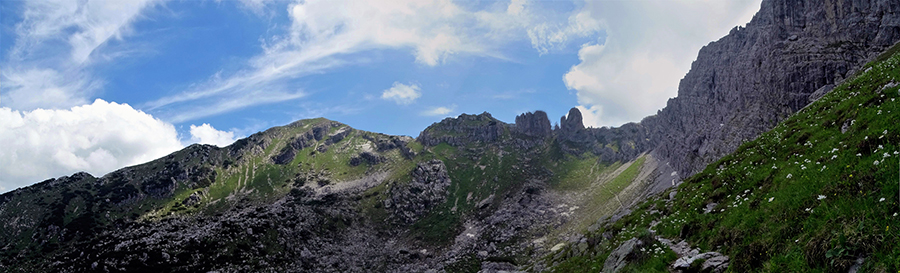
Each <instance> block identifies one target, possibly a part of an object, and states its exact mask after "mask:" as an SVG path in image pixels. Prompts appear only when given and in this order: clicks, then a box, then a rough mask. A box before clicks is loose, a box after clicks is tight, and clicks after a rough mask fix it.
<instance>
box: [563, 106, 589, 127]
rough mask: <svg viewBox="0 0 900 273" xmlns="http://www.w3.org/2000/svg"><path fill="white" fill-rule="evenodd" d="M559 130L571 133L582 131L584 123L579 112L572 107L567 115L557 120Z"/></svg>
mask: <svg viewBox="0 0 900 273" xmlns="http://www.w3.org/2000/svg"><path fill="white" fill-rule="evenodd" d="M559 129H561V130H563V131H566V132H573V131H578V130H581V129H584V122H583V120H582V117H581V111H579V110H578V108H575V107H572V109H569V114H568V115H566V116H564V117H560V118H559Z"/></svg>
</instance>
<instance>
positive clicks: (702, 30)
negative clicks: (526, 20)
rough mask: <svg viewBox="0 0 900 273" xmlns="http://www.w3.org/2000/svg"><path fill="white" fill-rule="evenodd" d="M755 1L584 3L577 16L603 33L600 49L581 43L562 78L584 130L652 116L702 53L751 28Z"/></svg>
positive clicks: (673, 92)
mask: <svg viewBox="0 0 900 273" xmlns="http://www.w3.org/2000/svg"><path fill="white" fill-rule="evenodd" d="M759 2H760V0H751V1H665V2H644V1H588V2H587V3H585V6H584V7H583V10H582V11H580V12H578V13H577V14H578V15H576V18H577V17H578V16H579V15H582V14H583V16H585V17H590V19H588V18H584V19H582V21H583V22H597V24H599V25H600V26H601V28H602V29H603V30H604V31H605V32H606V33H607V35H608V36H607V37H606V39H605V41H604V42H603V43H600V42H592V43H587V44H584V45H583V46H582V47H581V49H580V50H579V52H578V57H579V61H580V62H579V63H578V64H576V65H574V66H572V67H571V69H570V70H569V71H568V72H567V73H566V74H565V75H564V76H563V81H564V83H565V85H566V87H567V88H568V89H570V90H575V91H576V92H577V96H578V103H579V104H580V105H581V108H582V111H583V112H585V113H586V115H585V116H586V122H587V121H588V118H587V116H591V117H590V119H592V120H594V122H596V123H593V124H587V123H586V125H592V126H595V127H597V126H601V125H612V126H619V125H621V124H623V123H626V122H630V121H639V120H640V119H641V118H643V117H645V116H648V115H652V114H655V113H656V111H657V110H658V109H660V108H662V107H664V106H665V103H666V101H667V99H668V98H671V97H674V96H675V95H676V94H677V88H678V82H679V80H680V79H681V78H682V77H683V76H684V74H685V73H687V71H688V70H689V69H690V65H691V62H692V61H693V60H694V59H695V57H696V56H697V52H698V51H699V50H700V48H701V47H702V46H703V45H705V44H707V43H709V42H710V41H712V40H716V39H718V38H720V37H722V36H723V35H725V34H727V33H728V31H729V30H730V29H731V28H733V27H735V26H738V25H743V24H745V23H747V22H749V21H750V18H751V17H752V16H753V14H754V13H755V12H756V11H757V10H758V9H759ZM575 22H578V20H577V19H576V20H575ZM672 22H678V23H677V24H673V23H672ZM593 24H594V23H590V24H588V23H586V24H585V25H589V26H592V25H593ZM573 28H574V29H578V28H579V27H573ZM584 29H591V28H584ZM550 37H552V36H550ZM549 40H550V41H552V40H553V39H549ZM586 110H587V111H586Z"/></svg>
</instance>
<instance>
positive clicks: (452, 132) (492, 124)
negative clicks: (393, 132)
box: [416, 112, 506, 147]
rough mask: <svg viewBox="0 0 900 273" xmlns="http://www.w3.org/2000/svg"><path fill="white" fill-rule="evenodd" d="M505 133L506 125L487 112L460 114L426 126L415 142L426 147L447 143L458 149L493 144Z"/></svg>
mask: <svg viewBox="0 0 900 273" xmlns="http://www.w3.org/2000/svg"><path fill="white" fill-rule="evenodd" d="M505 131H506V124H505V123H503V122H502V121H499V120H497V119H495V118H494V117H493V116H491V114H490V113H488V112H484V113H481V114H479V115H467V114H462V115H459V117H456V118H445V119H444V120H442V121H441V122H438V123H435V124H432V125H431V126H428V128H426V129H425V130H423V131H422V133H420V134H419V137H418V138H417V139H416V140H418V141H419V142H421V143H422V144H424V145H427V146H437V145H438V144H441V143H447V144H449V145H450V146H455V147H459V146H464V145H466V144H468V143H474V142H484V143H489V142H495V141H497V140H499V139H500V137H501V136H502V135H503V134H504V132H505Z"/></svg>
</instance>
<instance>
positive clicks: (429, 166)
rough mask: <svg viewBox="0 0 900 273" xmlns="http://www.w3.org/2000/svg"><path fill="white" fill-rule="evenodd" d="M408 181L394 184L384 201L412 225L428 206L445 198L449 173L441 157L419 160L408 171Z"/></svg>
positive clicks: (398, 216)
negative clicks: (409, 177) (410, 177)
mask: <svg viewBox="0 0 900 273" xmlns="http://www.w3.org/2000/svg"><path fill="white" fill-rule="evenodd" d="M410 175H411V176H412V181H410V182H409V184H402V185H395V186H394V187H391V189H390V191H389V192H388V199H385V200H384V207H386V208H388V209H391V210H393V212H394V216H396V217H397V218H398V219H400V220H401V221H402V222H404V223H406V224H411V223H413V222H415V221H416V220H418V219H419V218H421V217H422V216H424V215H425V213H427V212H428V211H429V210H431V208H433V207H434V206H436V205H439V204H441V203H443V202H444V200H446V199H447V187H449V186H450V175H448V174H447V167H446V166H444V162H443V161H440V160H436V159H435V160H431V161H428V162H426V163H419V164H418V165H417V166H416V168H415V169H414V170H413V171H412V173H410Z"/></svg>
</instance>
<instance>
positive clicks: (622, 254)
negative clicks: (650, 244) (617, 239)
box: [601, 238, 644, 273]
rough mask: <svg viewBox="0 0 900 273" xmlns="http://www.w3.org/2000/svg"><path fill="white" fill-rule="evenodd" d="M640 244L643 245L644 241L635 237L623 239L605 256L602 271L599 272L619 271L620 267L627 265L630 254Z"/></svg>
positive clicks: (610, 272)
mask: <svg viewBox="0 0 900 273" xmlns="http://www.w3.org/2000/svg"><path fill="white" fill-rule="evenodd" d="M642 245H644V242H642V241H641V240H638V239H637V238H631V239H630V240H628V241H625V242H624V243H622V245H620V246H619V247H617V248H616V249H615V250H613V252H612V253H610V254H609V257H607V258H606V261H605V262H604V263H603V271H601V272H603V273H615V272H619V270H622V268H624V267H625V265H627V262H628V259H629V256H632V255H633V254H634V252H635V251H636V250H637V249H638V248H640V247H641V246H642Z"/></svg>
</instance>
